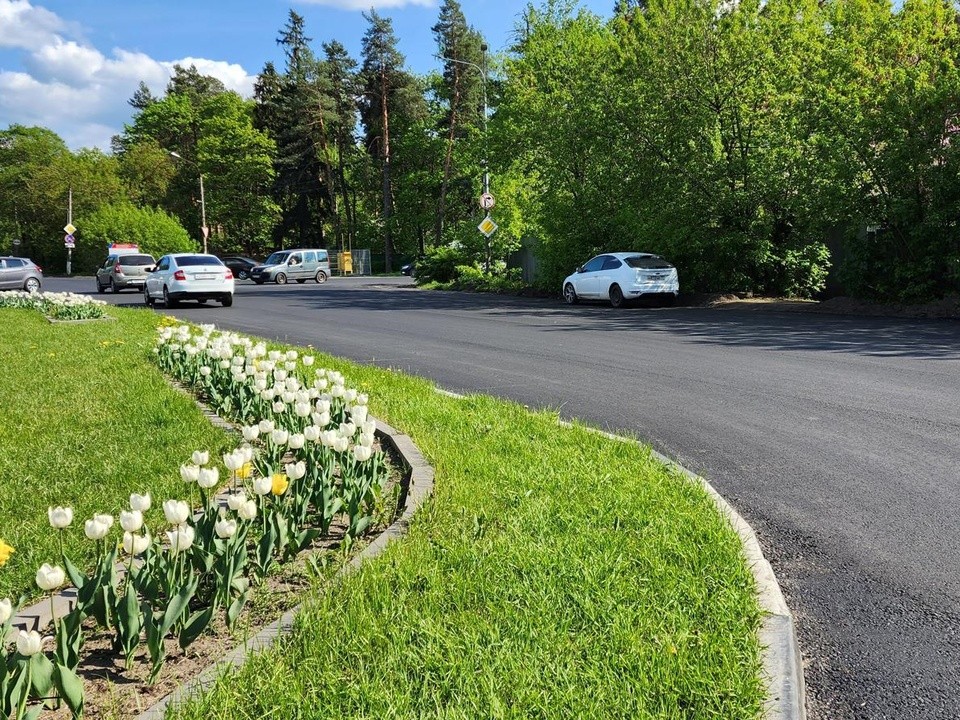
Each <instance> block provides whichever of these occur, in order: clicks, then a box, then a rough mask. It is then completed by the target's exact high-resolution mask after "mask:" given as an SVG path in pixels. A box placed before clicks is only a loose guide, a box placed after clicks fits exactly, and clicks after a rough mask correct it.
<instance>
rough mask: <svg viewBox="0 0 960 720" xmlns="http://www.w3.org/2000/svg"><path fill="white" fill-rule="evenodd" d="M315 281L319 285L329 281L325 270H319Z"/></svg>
mask: <svg viewBox="0 0 960 720" xmlns="http://www.w3.org/2000/svg"><path fill="white" fill-rule="evenodd" d="M314 280H316V281H317V283H318V284H323V283H325V282H326V281H327V274H326V273H325V272H324V271H323V270H317V274H316V277H314Z"/></svg>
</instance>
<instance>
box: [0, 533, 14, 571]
mask: <svg viewBox="0 0 960 720" xmlns="http://www.w3.org/2000/svg"><path fill="white" fill-rule="evenodd" d="M11 555H13V548H12V547H10V546H9V545H7V544H6V543H5V542H4V541H3V540H0V567H3V566H4V565H6V564H7V560H9V559H10V556H11Z"/></svg>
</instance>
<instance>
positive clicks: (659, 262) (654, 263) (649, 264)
mask: <svg viewBox="0 0 960 720" xmlns="http://www.w3.org/2000/svg"><path fill="white" fill-rule="evenodd" d="M624 262H625V263H627V265H629V266H630V267H632V268H635V269H636V270H672V269H673V265H671V264H670V263H668V262H667V261H666V260H664V259H663V258H658V257H650V256H646V257H644V256H643V255H633V256H631V257H628V258H627V259H626V260H624Z"/></svg>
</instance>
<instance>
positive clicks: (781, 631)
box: [435, 387, 807, 720]
mask: <svg viewBox="0 0 960 720" xmlns="http://www.w3.org/2000/svg"><path fill="white" fill-rule="evenodd" d="M435 389H436V391H437V392H438V393H440V394H441V395H445V396H447V397H450V398H453V399H455V400H465V399H466V398H467V396H466V395H461V394H459V393H455V392H450V391H449V390H444V389H442V388H439V387H437V388H435ZM557 423H558V424H559V425H560V426H561V427H564V428H574V427H579V428H581V429H583V430H586V431H588V432H591V433H594V434H596V435H602V436H603V437H605V438H608V439H610V440H616V441H618V442H626V443H636V444H642V443H639V441H638V440H636V439H634V438H628V437H623V436H622V435H614V434H613V433H608V432H605V431H603V430H599V429H597V428H591V427H588V426H586V425H574V424H573V423H571V422H568V421H566V420H560V419H558V420H557ZM650 454H651V455H652V456H653V457H654V458H655V459H656V460H657V461H658V462H660V463H661V464H663V465H665V466H667V467H668V468H671V469H673V470H676V471H677V472H679V473H680V474H681V475H683V476H684V477H685V478H687V479H688V480H690V481H691V482H693V483H696V484H699V485H700V486H701V487H703V489H704V490H705V491H706V493H707V495H709V496H710V498H711V499H712V500H713V501H714V503H715V504H716V506H717V509H718V510H719V511H720V512H721V513H722V514H723V515H724V517H726V518H727V521H728V522H729V523H730V525H731V526H733V529H734V530H735V531H736V533H737V535H738V536H739V537H740V544H741V546H742V548H743V554H744V558H745V559H746V561H747V565H748V566H749V567H750V571H751V572H752V573H753V578H754V582H756V584H757V602H758V603H759V605H760V608H761V610H762V611H763V615H764V617H763V623H762V625H761V627H760V631H759V633H758V637H759V640H760V646H761V655H762V661H763V672H764V676H765V680H766V684H767V697H766V700H765V701H764V709H763V719H764V720H806V717H807V713H806V690H805V685H804V679H803V660H802V658H801V655H800V646H799V644H798V642H797V630H796V624H795V623H794V620H793V614H792V613H791V612H790V608H789V607H787V602H786V600H785V599H784V597H783V592H782V591H781V590H780V583H778V582H777V576H776V575H775V574H774V572H773V568H772V567H771V566H770V562H769V561H768V560H767V559H766V558H765V557H764V555H763V549H762V548H761V547H760V542H759V541H758V540H757V535H756V533H755V532H754V530H753V528H752V527H751V526H750V523H748V522H747V521H746V520H744V519H743V517H742V516H741V515H740V513H738V512H737V511H736V510H734V509H733V507H732V506H731V505H730V503H728V502H727V501H726V500H725V499H724V498H723V496H722V495H721V494H720V493H719V492H717V490H716V488H714V487H713V486H712V485H711V484H710V483H709V482H707V480H705V479H704V478H703V477H701V476H700V475H697V474H696V473H694V472H692V471H691V470H688V469H687V468H685V467H684V466H683V465H681V464H680V463H678V462H676V461H675V460H672V459H670V458H669V457H667V456H666V455H663V454H662V453H659V452H657V451H656V450H654V449H653V448H652V447H651V448H650Z"/></svg>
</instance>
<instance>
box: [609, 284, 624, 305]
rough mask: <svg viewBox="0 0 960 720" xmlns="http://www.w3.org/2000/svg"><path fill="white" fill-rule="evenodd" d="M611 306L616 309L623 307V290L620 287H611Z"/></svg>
mask: <svg viewBox="0 0 960 720" xmlns="http://www.w3.org/2000/svg"><path fill="white" fill-rule="evenodd" d="M610 304H611V305H612V306H613V307H615V308H619V307H623V290H621V289H620V286H619V285H616V284H614V285H611V286H610Z"/></svg>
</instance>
